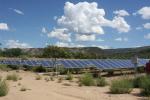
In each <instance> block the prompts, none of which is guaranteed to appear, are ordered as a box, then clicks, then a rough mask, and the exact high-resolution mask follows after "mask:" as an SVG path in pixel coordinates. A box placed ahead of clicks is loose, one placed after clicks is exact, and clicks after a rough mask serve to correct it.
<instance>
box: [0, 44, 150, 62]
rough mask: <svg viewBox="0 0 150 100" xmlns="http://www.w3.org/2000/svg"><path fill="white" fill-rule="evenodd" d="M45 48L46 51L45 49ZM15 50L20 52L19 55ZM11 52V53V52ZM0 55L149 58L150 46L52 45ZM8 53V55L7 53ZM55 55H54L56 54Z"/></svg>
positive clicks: (4, 51) (4, 52) (8, 51)
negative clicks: (75, 46)
mask: <svg viewBox="0 0 150 100" xmlns="http://www.w3.org/2000/svg"><path fill="white" fill-rule="evenodd" d="M45 50H47V51H45ZM16 52H20V54H19V55H17V54H16ZM11 53H13V54H11ZM0 54H1V56H5V57H16V56H20V55H23V56H27V57H42V58H50V57H56V58H75V59H78V58H81V59H82V58H83V59H87V58H94V59H95V58H96V59H106V58H115V59H126V58H128V59H129V58H131V57H132V56H134V55H138V56H139V57H140V58H150V46H145V47H137V48H118V49H101V48H98V47H80V48H67V47H56V48H55V47H54V48H53V47H52V46H49V47H47V48H27V49H21V51H19V50H13V49H12V50H10V49H7V48H5V49H3V50H1V53H0ZM7 54H8V55H7ZM55 54H56V55H57V56H56V55H55Z"/></svg>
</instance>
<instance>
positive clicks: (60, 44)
mask: <svg viewBox="0 0 150 100" xmlns="http://www.w3.org/2000/svg"><path fill="white" fill-rule="evenodd" d="M55 45H56V46H58V47H69V43H65V42H56V44H55Z"/></svg>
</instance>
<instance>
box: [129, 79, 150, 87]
mask: <svg viewBox="0 0 150 100" xmlns="http://www.w3.org/2000/svg"><path fill="white" fill-rule="evenodd" d="M145 78H147V77H146V76H138V77H136V78H134V79H133V80H132V81H133V87H134V88H141V87H142V82H143V80H145Z"/></svg>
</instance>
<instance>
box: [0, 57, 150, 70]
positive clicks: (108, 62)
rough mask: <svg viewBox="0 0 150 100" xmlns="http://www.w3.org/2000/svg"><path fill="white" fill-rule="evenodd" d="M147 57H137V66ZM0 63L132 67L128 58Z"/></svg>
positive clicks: (69, 66)
mask: <svg viewBox="0 0 150 100" xmlns="http://www.w3.org/2000/svg"><path fill="white" fill-rule="evenodd" d="M148 61H149V59H139V62H138V66H144V65H145V64H146V63H147V62H148ZM0 64H7V65H29V66H39V65H41V66H44V67H54V64H59V65H62V66H64V67H65V68H86V67H96V68H98V69H117V68H118V69H119V68H134V65H133V64H132V62H131V60H129V59H126V60H125V59H123V60H121V59H58V60H56V62H55V61H54V60H52V59H49V60H48V59H42V60H16V59H4V60H0Z"/></svg>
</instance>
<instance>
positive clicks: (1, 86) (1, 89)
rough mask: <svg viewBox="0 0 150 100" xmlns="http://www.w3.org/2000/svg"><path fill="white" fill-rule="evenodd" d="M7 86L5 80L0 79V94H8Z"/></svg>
mask: <svg viewBox="0 0 150 100" xmlns="http://www.w3.org/2000/svg"><path fill="white" fill-rule="evenodd" d="M8 91H9V87H8V84H7V82H6V80H1V81H0V96H6V95H7V94H8Z"/></svg>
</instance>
